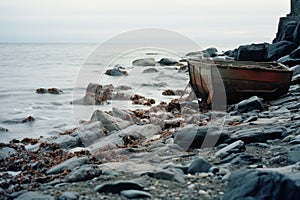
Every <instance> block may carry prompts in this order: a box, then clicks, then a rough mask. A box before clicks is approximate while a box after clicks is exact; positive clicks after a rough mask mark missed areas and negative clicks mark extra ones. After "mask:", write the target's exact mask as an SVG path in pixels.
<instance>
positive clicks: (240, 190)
mask: <svg viewBox="0 0 300 200" xmlns="http://www.w3.org/2000/svg"><path fill="white" fill-rule="evenodd" d="M233 199H249V200H250V199H251V200H252V199H253V200H254V199H255V200H266V199H272V200H282V199H285V200H295V199H300V188H299V187H298V186H297V185H296V183H295V182H294V181H293V180H291V179H290V178H289V177H287V176H285V175H283V174H280V173H277V172H271V171H269V172H267V171H258V170H245V169H243V170H239V171H236V172H233V173H232V174H231V176H230V177H229V183H228V186H227V189H226V192H225V195H224V197H223V200H233Z"/></svg>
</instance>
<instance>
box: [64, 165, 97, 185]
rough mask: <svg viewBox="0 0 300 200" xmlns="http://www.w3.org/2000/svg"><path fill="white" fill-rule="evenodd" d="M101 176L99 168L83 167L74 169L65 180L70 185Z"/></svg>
mask: <svg viewBox="0 0 300 200" xmlns="http://www.w3.org/2000/svg"><path fill="white" fill-rule="evenodd" d="M100 175H101V170H100V169H99V168H98V166H92V165H83V166H79V167H76V168H75V169H73V170H72V171H71V172H70V173H69V174H68V175H67V176H66V178H65V180H66V181H67V182H69V183H73V182H79V181H87V180H91V179H93V178H95V177H98V176H100Z"/></svg>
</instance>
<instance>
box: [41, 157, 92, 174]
mask: <svg viewBox="0 0 300 200" xmlns="http://www.w3.org/2000/svg"><path fill="white" fill-rule="evenodd" d="M88 160H89V158H88V157H73V158H70V159H68V160H66V161H64V162H62V163H60V164H58V165H56V166H54V167H52V168H50V169H49V170H48V171H47V172H46V174H58V173H61V172H63V171H64V170H66V169H70V170H73V169H74V168H75V167H78V166H81V165H83V164H85V163H87V162H88Z"/></svg>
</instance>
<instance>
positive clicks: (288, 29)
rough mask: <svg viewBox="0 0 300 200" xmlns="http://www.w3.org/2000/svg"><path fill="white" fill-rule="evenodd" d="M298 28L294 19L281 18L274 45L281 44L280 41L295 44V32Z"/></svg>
mask: <svg viewBox="0 0 300 200" xmlns="http://www.w3.org/2000/svg"><path fill="white" fill-rule="evenodd" d="M296 27H297V21H294V20H293V19H289V18H288V17H287V18H281V19H280V22H279V25H278V32H277V34H276V38H275V39H274V40H273V43H276V42H280V41H284V40H286V41H290V42H294V41H295V38H294V32H295V30H296Z"/></svg>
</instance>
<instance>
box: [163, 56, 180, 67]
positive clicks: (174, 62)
mask: <svg viewBox="0 0 300 200" xmlns="http://www.w3.org/2000/svg"><path fill="white" fill-rule="evenodd" d="M158 63H159V64H160V65H163V66H172V65H177V64H178V61H177V60H176V59H174V58H162V59H160V61H158Z"/></svg>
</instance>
